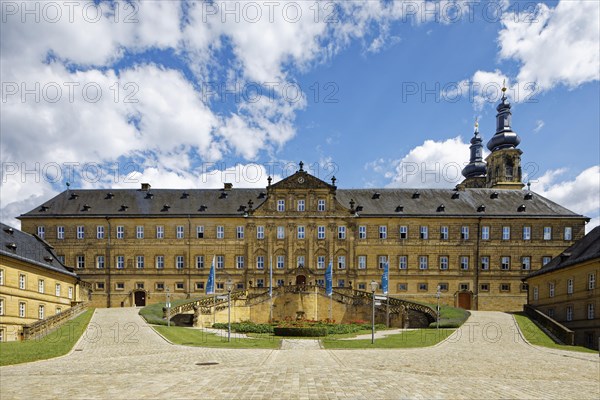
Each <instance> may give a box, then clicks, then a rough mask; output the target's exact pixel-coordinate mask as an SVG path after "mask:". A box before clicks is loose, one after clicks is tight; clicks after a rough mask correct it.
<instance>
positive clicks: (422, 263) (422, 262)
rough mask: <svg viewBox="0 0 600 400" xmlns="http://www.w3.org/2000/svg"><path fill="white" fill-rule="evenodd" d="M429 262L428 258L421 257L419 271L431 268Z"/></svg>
mask: <svg viewBox="0 0 600 400" xmlns="http://www.w3.org/2000/svg"><path fill="white" fill-rule="evenodd" d="M428 261H429V260H428V258H427V256H419V269H427V268H428V267H429V266H428Z"/></svg>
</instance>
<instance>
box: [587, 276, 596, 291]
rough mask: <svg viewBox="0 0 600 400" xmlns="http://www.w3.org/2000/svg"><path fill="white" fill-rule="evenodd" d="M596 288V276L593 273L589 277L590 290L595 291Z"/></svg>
mask: <svg viewBox="0 0 600 400" xmlns="http://www.w3.org/2000/svg"><path fill="white" fill-rule="evenodd" d="M595 288H596V274H594V273H591V274H589V275H588V290H594V289H595Z"/></svg>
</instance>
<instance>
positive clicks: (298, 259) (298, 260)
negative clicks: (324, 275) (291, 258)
mask: <svg viewBox="0 0 600 400" xmlns="http://www.w3.org/2000/svg"><path fill="white" fill-rule="evenodd" d="M301 265H302V266H304V256H298V257H296V267H300V266H301Z"/></svg>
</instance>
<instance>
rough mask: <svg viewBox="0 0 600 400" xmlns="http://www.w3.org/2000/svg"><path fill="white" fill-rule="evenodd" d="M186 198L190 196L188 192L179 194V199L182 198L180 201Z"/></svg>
mask: <svg viewBox="0 0 600 400" xmlns="http://www.w3.org/2000/svg"><path fill="white" fill-rule="evenodd" d="M188 197H190V194H189V193H188V192H183V193H182V194H181V198H182V199H187V198H188Z"/></svg>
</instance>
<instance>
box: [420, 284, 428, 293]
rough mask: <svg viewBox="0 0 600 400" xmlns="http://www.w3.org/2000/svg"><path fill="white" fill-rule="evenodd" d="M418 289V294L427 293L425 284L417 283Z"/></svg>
mask: <svg viewBox="0 0 600 400" xmlns="http://www.w3.org/2000/svg"><path fill="white" fill-rule="evenodd" d="M418 287H419V292H426V291H427V284H426V283H419V285H418Z"/></svg>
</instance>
